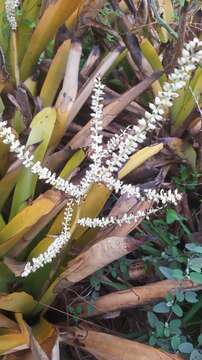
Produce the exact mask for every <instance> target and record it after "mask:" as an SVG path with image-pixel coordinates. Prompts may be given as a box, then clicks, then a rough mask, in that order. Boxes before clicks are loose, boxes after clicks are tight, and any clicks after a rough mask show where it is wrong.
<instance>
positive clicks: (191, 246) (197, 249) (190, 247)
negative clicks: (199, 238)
mask: <svg viewBox="0 0 202 360" xmlns="http://www.w3.org/2000/svg"><path fill="white" fill-rule="evenodd" d="M185 247H186V249H187V250H189V251H191V252H196V253H199V254H202V246H199V245H197V244H194V243H189V244H186V245H185Z"/></svg>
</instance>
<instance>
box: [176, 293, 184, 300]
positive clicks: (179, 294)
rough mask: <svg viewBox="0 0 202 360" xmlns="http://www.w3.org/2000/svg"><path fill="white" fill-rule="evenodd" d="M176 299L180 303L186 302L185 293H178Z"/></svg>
mask: <svg viewBox="0 0 202 360" xmlns="http://www.w3.org/2000/svg"><path fill="white" fill-rule="evenodd" d="M176 299H177V301H179V302H182V301H184V293H183V291H180V290H178V291H177V292H176Z"/></svg>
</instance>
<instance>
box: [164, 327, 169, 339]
mask: <svg viewBox="0 0 202 360" xmlns="http://www.w3.org/2000/svg"><path fill="white" fill-rule="evenodd" d="M164 336H165V337H169V336H170V329H169V327H165V329H164Z"/></svg>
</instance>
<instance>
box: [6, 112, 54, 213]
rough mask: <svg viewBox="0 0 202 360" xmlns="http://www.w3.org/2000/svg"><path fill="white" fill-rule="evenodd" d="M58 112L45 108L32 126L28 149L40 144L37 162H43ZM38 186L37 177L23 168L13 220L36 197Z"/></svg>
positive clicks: (13, 204) (13, 208)
mask: <svg viewBox="0 0 202 360" xmlns="http://www.w3.org/2000/svg"><path fill="white" fill-rule="evenodd" d="M55 121H56V112H55V110H54V109H51V108H45V109H43V110H42V111H41V112H40V113H38V114H37V115H36V116H35V118H34V119H33V120H32V123H31V125H30V127H31V132H30V135H29V138H28V141H27V144H26V145H27V147H29V146H32V145H33V146H34V145H35V144H39V145H38V147H37V149H36V150H35V151H34V159H35V161H43V158H44V156H45V154H46V151H47V149H48V146H49V142H50V139H51V136H52V132H53V129H54V126H55ZM36 184H37V175H34V174H32V173H31V171H30V170H29V169H26V168H23V169H22V171H21V173H20V175H19V177H18V181H17V184H16V187H15V192H14V196H13V202H12V208H11V214H10V218H11V219H12V217H13V216H15V215H16V214H17V213H18V211H19V210H20V209H23V207H25V206H26V203H27V201H28V200H29V199H30V198H32V197H33V196H34V193H35V188H36Z"/></svg>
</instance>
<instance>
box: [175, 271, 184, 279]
mask: <svg viewBox="0 0 202 360" xmlns="http://www.w3.org/2000/svg"><path fill="white" fill-rule="evenodd" d="M172 275H173V278H174V279H176V280H182V279H183V278H184V275H183V272H182V270H180V269H172Z"/></svg>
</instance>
